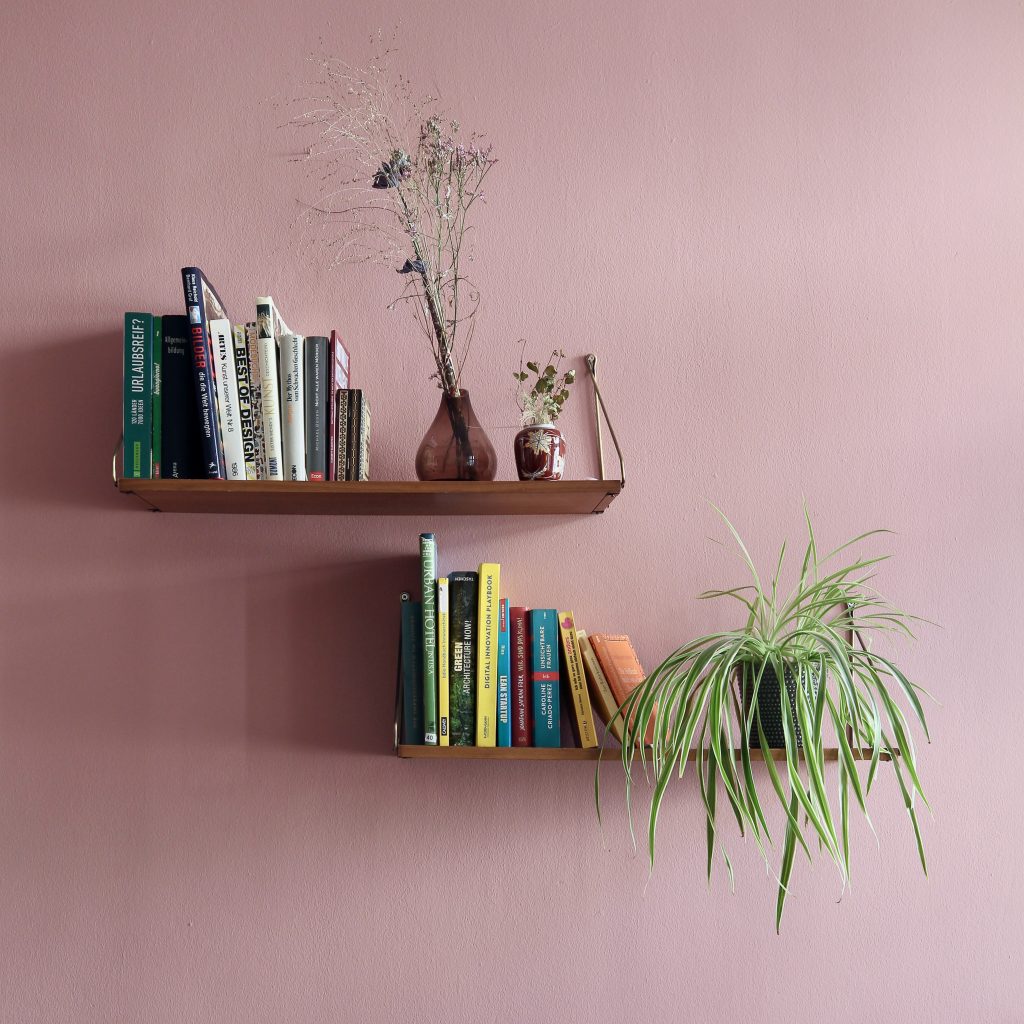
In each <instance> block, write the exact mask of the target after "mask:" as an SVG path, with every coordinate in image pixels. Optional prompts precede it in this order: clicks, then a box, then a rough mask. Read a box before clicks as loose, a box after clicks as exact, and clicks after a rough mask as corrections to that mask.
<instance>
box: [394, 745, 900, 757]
mask: <svg viewBox="0 0 1024 1024" xmlns="http://www.w3.org/2000/svg"><path fill="white" fill-rule="evenodd" d="M395 753H396V754H398V756H399V757H410V758H431V759H437V760H442V761H443V760H450V761H596V760H597V757H598V754H599V753H600V748H599V747H589V748H587V749H586V750H584V749H583V748H582V747H426V746H420V745H418V744H414V743H400V744H399V745H398V747H397V748H396V750H395ZM604 756H605V760H612V761H616V760H618V759H619V757H620V756H621V753H620V748H619V747H607V748H605V752H604ZM853 756H854V759H855V760H857V761H870V760H871V749H870V747H869V748H865V749H862V750H858V749H856V748H854V751H853ZM879 757H880V760H882V761H889V760H891V758H890V756H889V754H887V753H882V754H880V755H879ZM736 758H737V760H738V759H739V752H738V751H737V752H736ZM686 759H687V760H688V761H696V760H697V753H696V751H694V750H691V751H690V752H689V754H688V756H687V758H686ZM750 760H751V761H763V760H764V754H763V753H762V752H761V750H759V749H758V750H751V751H750ZM772 760H773V761H785V760H786V751H785V750H783V749H781V748H780V749H778V750H772ZM825 760H826V761H838V760H839V748H838V747H826V748H825Z"/></svg>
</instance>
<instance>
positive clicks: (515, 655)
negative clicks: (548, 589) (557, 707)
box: [508, 608, 533, 747]
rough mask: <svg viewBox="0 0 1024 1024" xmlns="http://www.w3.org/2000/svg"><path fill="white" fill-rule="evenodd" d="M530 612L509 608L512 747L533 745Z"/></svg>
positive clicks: (524, 609) (523, 609)
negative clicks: (528, 615) (528, 616)
mask: <svg viewBox="0 0 1024 1024" xmlns="http://www.w3.org/2000/svg"><path fill="white" fill-rule="evenodd" d="M527 612H528V609H526V608H510V609H509V613H508V618H509V634H510V643H511V649H512V679H511V690H512V695H511V699H512V746H513V747H528V746H530V744H531V743H532V742H533V708H532V706H531V701H530V630H529V625H528V618H527Z"/></svg>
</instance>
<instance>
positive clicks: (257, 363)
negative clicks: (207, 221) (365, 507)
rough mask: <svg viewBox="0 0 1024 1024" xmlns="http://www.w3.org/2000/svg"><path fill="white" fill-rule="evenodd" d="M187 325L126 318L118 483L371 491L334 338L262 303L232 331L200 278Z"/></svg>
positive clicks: (352, 393) (356, 396) (189, 294)
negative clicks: (320, 484) (354, 486)
mask: <svg viewBox="0 0 1024 1024" xmlns="http://www.w3.org/2000/svg"><path fill="white" fill-rule="evenodd" d="M181 277H182V282H183V285H184V291H185V308H186V315H184V316H154V315H153V314H151V313H125V317H124V402H123V415H124V475H125V476H126V477H135V478H159V477H166V478H171V479H189V478H199V479H211V480H368V479H369V478H370V405H369V402H368V400H367V398H366V396H365V395H364V394H363V392H362V391H361V390H359V389H354V388H351V387H350V377H351V374H350V356H349V352H348V349H347V348H346V347H345V344H344V343H343V342H342V340H341V338H340V337H339V336H338V332H337V331H331V333H330V336H329V337H328V336H326V335H309V336H305V335H301V334H296V333H294V332H293V331H291V330H290V329H289V328H288V326H287V325H286V324H285V322H284V320H283V318H282V317H281V314H280V312H279V311H278V309H277V306H276V305H275V304H274V300H273V299H272V298H271V297H270V296H265V297H262V298H258V299H257V300H256V303H255V309H254V312H255V317H256V319H255V320H251V321H248V322H247V323H244V324H233V323H232V321H231V318H230V317H229V316H228V313H227V310H226V309H225V307H224V303H223V302H221V300H220V297H219V296H218V295H217V292H216V290H215V289H214V287H213V285H211V284H210V282H209V281H208V280H207V278H206V276H205V275H204V274H203V272H202V271H201V270H200V269H199V268H198V267H184V268H182V271H181Z"/></svg>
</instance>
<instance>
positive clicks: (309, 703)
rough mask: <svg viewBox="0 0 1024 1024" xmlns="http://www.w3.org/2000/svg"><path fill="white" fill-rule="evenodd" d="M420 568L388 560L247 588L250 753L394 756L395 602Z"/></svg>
mask: <svg viewBox="0 0 1024 1024" xmlns="http://www.w3.org/2000/svg"><path fill="white" fill-rule="evenodd" d="M418 566H419V563H418V561H417V560H416V559H415V558H412V557H409V556H394V557H384V558H377V559H373V560H372V561H371V560H368V561H362V562H348V563H345V564H339V565H337V566H335V567H333V568H306V569H299V570H295V571H293V572H278V573H268V574H263V575H255V576H250V577H248V578H247V580H246V584H245V593H246V624H245V632H246V635H245V650H246V657H245V666H244V669H243V671H244V675H245V680H246V692H247V709H246V723H247V731H248V737H249V741H250V743H252V744H255V745H260V744H270V745H279V746H285V747H313V748H318V749H336V750H345V751H352V752H358V753H366V754H390V753H391V745H392V739H393V721H394V708H395V679H396V673H397V669H398V625H399V596H400V594H401V592H402V590H403V589H409V588H410V587H411V586H413V585H414V584H415V581H416V578H417V573H418Z"/></svg>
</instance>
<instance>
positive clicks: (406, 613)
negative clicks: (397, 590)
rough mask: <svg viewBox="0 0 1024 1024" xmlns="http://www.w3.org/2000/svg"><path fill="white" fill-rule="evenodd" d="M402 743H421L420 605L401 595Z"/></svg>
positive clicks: (421, 653) (406, 595) (421, 633)
mask: <svg viewBox="0 0 1024 1024" xmlns="http://www.w3.org/2000/svg"><path fill="white" fill-rule="evenodd" d="M399 672H400V673H401V680H402V742H403V743H416V744H422V743H423V607H422V606H421V605H420V603H419V601H413V600H412V599H411V598H410V597H409V595H408V594H403V595H402V643H401V665H400V666H399Z"/></svg>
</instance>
